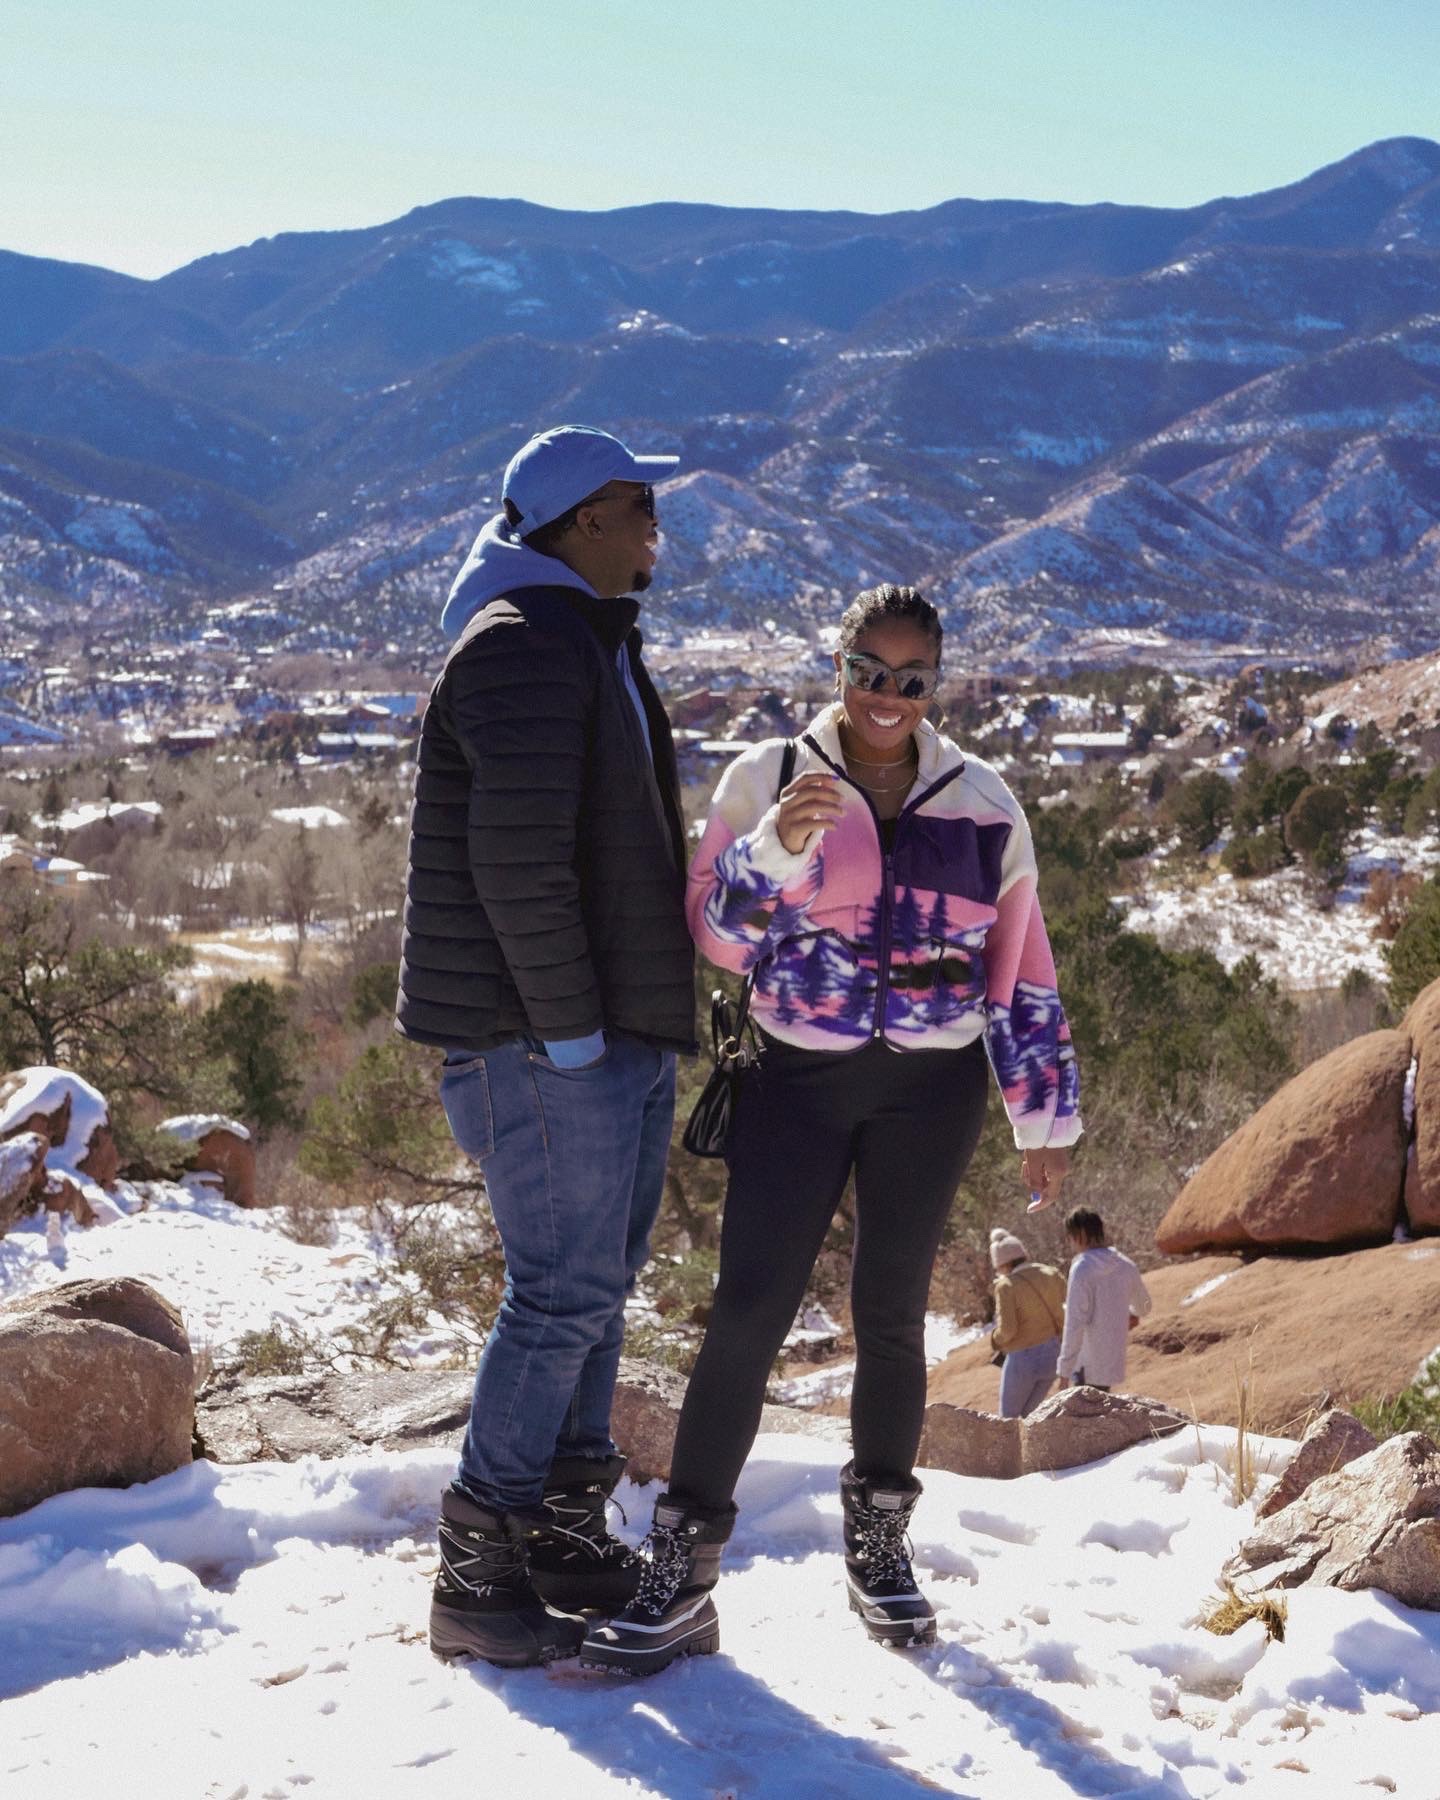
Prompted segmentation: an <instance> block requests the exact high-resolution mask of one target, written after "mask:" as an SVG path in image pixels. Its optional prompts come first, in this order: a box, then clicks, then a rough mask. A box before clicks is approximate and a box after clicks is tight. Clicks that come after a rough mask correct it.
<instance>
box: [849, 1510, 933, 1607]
mask: <svg viewBox="0 0 1440 1800" xmlns="http://www.w3.org/2000/svg"><path fill="white" fill-rule="evenodd" d="M907 1523H908V1519H907V1516H906V1514H905V1513H903V1512H877V1511H875V1510H873V1509H872V1508H870V1507H862V1508H858V1509H857V1511H856V1514H855V1557H856V1560H857V1561H859V1562H862V1563H863V1564H864V1565H865V1585H866V1587H875V1586H876V1585H879V1584H883V1585H884V1586H886V1587H891V1588H899V1589H909V1590H914V1591H915V1592H918V1591H919V1590H918V1589H917V1588H916V1587H915V1575H914V1571H913V1570H912V1569H911V1567H910V1558H911V1556H912V1555H913V1554H914V1546H913V1545H912V1544H911V1542H910V1535H909V1533H908V1532H907V1531H906V1529H905V1527H906V1525H907Z"/></svg>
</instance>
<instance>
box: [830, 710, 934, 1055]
mask: <svg viewBox="0 0 1440 1800" xmlns="http://www.w3.org/2000/svg"><path fill="white" fill-rule="evenodd" d="M805 742H806V743H807V744H808V745H809V746H810V748H811V749H812V750H813V751H814V752H815V754H816V755H817V756H818V757H819V758H820V760H821V761H822V762H823V763H826V764H828V766H829V767H830V768H832V769H834V770H835V773H836V774H837V775H838V776H839V777H840V779H841V780H842V781H843V782H845V783H847V785H848V786H850V787H852V788H854V790H855V792H856V793H857V794H858V795H859V796H860V798H861V799H862V800H863V801H864V802H865V804H866V806H868V807H869V809H870V818H871V822H872V823H873V824H874V826H875V842H876V845H877V847H878V849H879V851H880V920H879V931H878V941H877V944H876V950H875V961H876V969H875V1017H874V1021H873V1023H872V1025H871V1028H870V1039H871V1042H872V1043H873V1042H876V1041H877V1040H878V1041H879V1042H882V1043H886V1047H887V1048H889V1049H893V1048H894V1047H895V1046H893V1045H890V1044H888V1043H887V1042H886V1038H885V1002H886V1001H887V1000H888V999H889V997H890V931H891V916H892V914H893V912H894V909H895V852H894V851H893V850H887V849H886V848H885V833H884V832H883V831H881V829H880V815H879V813H878V812H876V810H875V802H874V801H873V800H872V799H871V798H870V796H869V795H868V794H867V793H866V792H865V790H864V788H863V787H861V785H860V783H859V782H858V781H856V780H855V778H854V776H852V775H851V774H850V771H849V770H848V769H846V768H844V767H843V766H841V767H836V765H835V764H834V763H833V762H831V760H830V758H829V757H828V756H827V755H826V754H825V752H824V751H823V750H822V749H821V748H820V746H819V745H818V744H817V743H816V742H815V740H814V738H812V737H811V736H810V734H809V733H808V732H807V733H806V734H805ZM964 772H965V764H964V763H963V762H962V763H961V764H960V767H959V768H958V769H947V770H946V771H945V773H944V774H943V775H942V776H941V777H940V779H939V780H938V781H932V782H931V783H930V785H929V787H927V788H926V790H925V792H924V793H923V794H920V795H917V796H916V797H915V798H913V799H910V800H907V801H906V802H905V804H904V805H903V806H902V807H901V808H900V810H899V812H898V813H896V815H895V835H896V837H897V838H898V837H899V835H900V823H901V821H902V820H903V819H904V818H905V817H906V815H907V814H909V813H912V812H915V811H916V810H917V809H918V808H919V807H922V806H923V805H924V804H925V802H926V801H927V800H928V799H929V798H930V796H931V795H932V794H938V793H939V791H940V789H941V788H943V787H948V786H949V784H950V783H951V782H952V781H954V779H955V777H956V776H957V775H963V774H964Z"/></svg>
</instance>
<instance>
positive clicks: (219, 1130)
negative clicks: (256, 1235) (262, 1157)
mask: <svg viewBox="0 0 1440 1800" xmlns="http://www.w3.org/2000/svg"><path fill="white" fill-rule="evenodd" d="M190 1166H191V1168H193V1169H206V1170H208V1171H209V1172H210V1173H211V1174H213V1175H218V1176H219V1177H220V1179H221V1182H222V1183H223V1185H224V1193H225V1198H226V1199H227V1200H229V1201H232V1202H233V1203H234V1204H235V1205H236V1206H245V1207H251V1206H259V1205H260V1204H261V1202H260V1201H259V1199H258V1198H257V1197H256V1193H255V1140H254V1138H250V1137H240V1136H238V1135H237V1134H236V1133H235V1132H233V1131H228V1130H227V1129H226V1128H225V1127H224V1126H223V1125H217V1126H215V1127H214V1128H213V1129H212V1130H210V1131H207V1132H206V1133H205V1135H204V1137H202V1138H200V1139H199V1140H198V1141H197V1142H196V1145H195V1151H194V1155H193V1157H192V1159H191V1163H190Z"/></svg>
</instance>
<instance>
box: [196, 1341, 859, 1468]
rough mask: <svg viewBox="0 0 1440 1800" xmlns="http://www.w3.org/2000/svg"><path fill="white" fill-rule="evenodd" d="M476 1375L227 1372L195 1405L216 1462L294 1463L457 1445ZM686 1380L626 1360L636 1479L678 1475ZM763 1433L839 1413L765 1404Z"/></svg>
mask: <svg viewBox="0 0 1440 1800" xmlns="http://www.w3.org/2000/svg"><path fill="white" fill-rule="evenodd" d="M473 1387H474V1377H473V1375H472V1374H471V1372H470V1371H468V1370H464V1369H459V1370H457V1369H372V1370H359V1371H355V1372H352V1373H348V1374H346V1373H339V1372H336V1371H333V1370H316V1371H313V1372H311V1373H307V1374H303V1375H269V1376H255V1375H252V1376H245V1375H235V1374H231V1375H222V1376H221V1377H219V1378H218V1379H217V1380H215V1381H212V1382H211V1383H209V1384H208V1385H207V1386H206V1388H205V1389H204V1390H203V1391H202V1393H201V1394H200V1396H199V1399H198V1400H197V1402H196V1416H195V1429H196V1436H197V1438H198V1440H199V1445H200V1449H201V1452H202V1454H203V1455H205V1456H207V1457H209V1458H210V1459H211V1460H212V1461H213V1462H220V1463H232V1462H261V1461H274V1462H293V1461H294V1460H295V1459H296V1458H297V1457H301V1456H344V1455H346V1454H347V1453H348V1452H350V1451H352V1450H363V1449H371V1448H374V1449H381V1450H399V1449H415V1448H416V1447H417V1446H421V1445H435V1446H442V1445H443V1446H445V1447H446V1448H449V1449H454V1450H458V1449H459V1447H460V1438H461V1435H462V1433H463V1432H464V1429H465V1422H466V1420H467V1418H468V1417H469V1415H470V1394H471V1390H472V1388H473ZM684 1395H685V1382H684V1378H683V1377H681V1376H679V1375H677V1374H675V1372H674V1371H673V1370H671V1369H664V1368H660V1367H658V1366H656V1365H654V1364H651V1363H645V1362H641V1361H638V1360H636V1359H633V1358H625V1359H624V1360H622V1362H621V1365H620V1379H619V1381H618V1382H617V1384H616V1389H615V1404H614V1408H613V1411H612V1414H611V1431H612V1434H613V1436H614V1439H615V1443H616V1445H617V1447H618V1448H619V1450H620V1451H621V1453H622V1454H623V1455H624V1456H626V1457H628V1458H629V1469H628V1471H627V1473H628V1474H629V1476H630V1478H631V1479H632V1480H634V1481H639V1482H645V1481H650V1480H653V1479H655V1478H657V1477H658V1478H660V1479H662V1480H663V1479H664V1478H665V1477H666V1476H667V1475H668V1474H669V1472H670V1455H671V1451H672V1449H673V1447H674V1443H675V1426H676V1423H677V1421H678V1419H679V1416H680V1402H681V1400H682V1399H683V1398H684ZM762 1429H763V1430H765V1431H797V1432H805V1433H807V1434H809V1435H810V1436H814V1437H824V1438H829V1439H832V1440H837V1441H838V1440H840V1439H843V1438H844V1436H845V1435H846V1427H845V1424H844V1422H843V1421H842V1420H840V1419H830V1418H824V1417H820V1416H818V1415H816V1414H814V1413H809V1412H801V1411H800V1410H799V1409H798V1408H795V1407H788V1406H767V1407H766V1408H765V1412H764V1415H763V1418H762Z"/></svg>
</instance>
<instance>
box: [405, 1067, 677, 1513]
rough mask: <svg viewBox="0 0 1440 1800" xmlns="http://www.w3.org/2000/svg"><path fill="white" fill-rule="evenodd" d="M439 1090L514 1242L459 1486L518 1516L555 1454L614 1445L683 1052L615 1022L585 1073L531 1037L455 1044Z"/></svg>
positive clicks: (595, 1452)
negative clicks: (558, 1060) (555, 1059)
mask: <svg viewBox="0 0 1440 1800" xmlns="http://www.w3.org/2000/svg"><path fill="white" fill-rule="evenodd" d="M440 1099H441V1103H442V1104H443V1106H444V1108H445V1116H446V1118H447V1119H448V1120H449V1122H450V1129H451V1131H452V1133H453V1134H454V1137H455V1142H456V1143H457V1144H458V1145H459V1146H460V1148H461V1149H462V1150H463V1151H464V1152H465V1154H466V1155H467V1156H469V1157H471V1158H472V1159H473V1160H474V1161H475V1162H477V1163H479V1164H480V1165H481V1167H482V1168H483V1169H484V1171H485V1187H486V1192H487V1194H488V1196H489V1200H490V1208H491V1211H492V1213H493V1214H494V1217H495V1225H496V1229H497V1230H498V1231H499V1234H500V1243H501V1246H502V1248H503V1250H504V1252H505V1294H504V1298H503V1300H502V1301H501V1303H500V1310H499V1313H498V1314H497V1315H496V1319H495V1324H494V1327H493V1328H492V1330H491V1332H490V1336H489V1338H488V1339H487V1341H486V1344H485V1349H484V1353H483V1354H482V1356H481V1358H480V1367H479V1369H478V1371H477V1372H476V1376H475V1393H474V1398H473V1400H472V1401H471V1406H470V1423H469V1426H468V1428H467V1430H466V1433H465V1442H464V1446H463V1447H462V1449H461V1453H460V1469H459V1475H458V1480H459V1482H460V1485H461V1486H462V1487H463V1488H464V1489H465V1491H466V1492H467V1493H469V1494H470V1495H471V1496H472V1497H473V1498H474V1499H475V1500H477V1501H478V1502H479V1503H480V1504H481V1505H482V1506H489V1507H492V1508H495V1509H497V1510H499V1511H509V1510H512V1509H514V1508H517V1507H526V1506H533V1505H534V1504H535V1503H536V1502H537V1501H538V1500H539V1498H540V1495H541V1492H542V1491H543V1487H544V1482H545V1477H546V1475H547V1474H548V1472H549V1469H550V1465H551V1462H552V1461H553V1460H555V1459H556V1458H559V1457H569V1456H588V1457H604V1456H609V1455H611V1454H612V1453H613V1451H614V1448H615V1446H614V1444H613V1442H612V1441H611V1437H610V1405H611V1400H612V1398H613V1396H614V1391H615V1373H616V1368H617V1366H618V1364H619V1360H620V1345H621V1341H622V1339H623V1338H624V1335H625V1300H626V1296H627V1295H628V1294H629V1293H630V1292H631V1291H632V1290H633V1288H634V1286H635V1277H636V1276H637V1275H638V1274H639V1272H640V1270H641V1269H642V1268H643V1267H644V1264H645V1259H646V1256H647V1255H648V1253H649V1248H650V1231H651V1227H652V1226H653V1225H654V1223H655V1215H656V1213H657V1212H658V1211H659V1209H660V1198H661V1194H662V1192H663V1190H664V1182H665V1161H666V1156H667V1153H668V1151H669V1147H670V1127H671V1122H672V1119H673V1117H674V1112H675V1055H674V1052H673V1051H669V1050H656V1049H653V1048H652V1047H651V1046H650V1045H648V1044H643V1043H641V1042H640V1041H639V1039H638V1038H632V1037H627V1036H625V1035H624V1034H622V1033H619V1032H612V1033H611V1034H610V1035H609V1038H608V1041H607V1044H606V1049H605V1053H604V1055H603V1057H602V1058H601V1059H600V1061H598V1062H596V1063H591V1064H588V1065H586V1066H585V1067H584V1068H580V1069H568V1070H567V1069H558V1068H556V1067H555V1065H554V1064H553V1063H552V1062H551V1061H550V1059H549V1057H547V1056H546V1055H545V1054H544V1053H543V1051H542V1050H541V1049H540V1048H539V1046H538V1044H536V1043H535V1042H534V1041H533V1040H517V1041H516V1042H513V1043H509V1044H503V1045H501V1046H500V1048H499V1049H496V1050H487V1051H485V1052H484V1053H483V1054H481V1055H464V1054H463V1053H461V1052H456V1051H452V1052H450V1054H449V1055H448V1056H447V1057H446V1061H445V1069H444V1072H443V1074H442V1075H441V1078H440Z"/></svg>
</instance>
